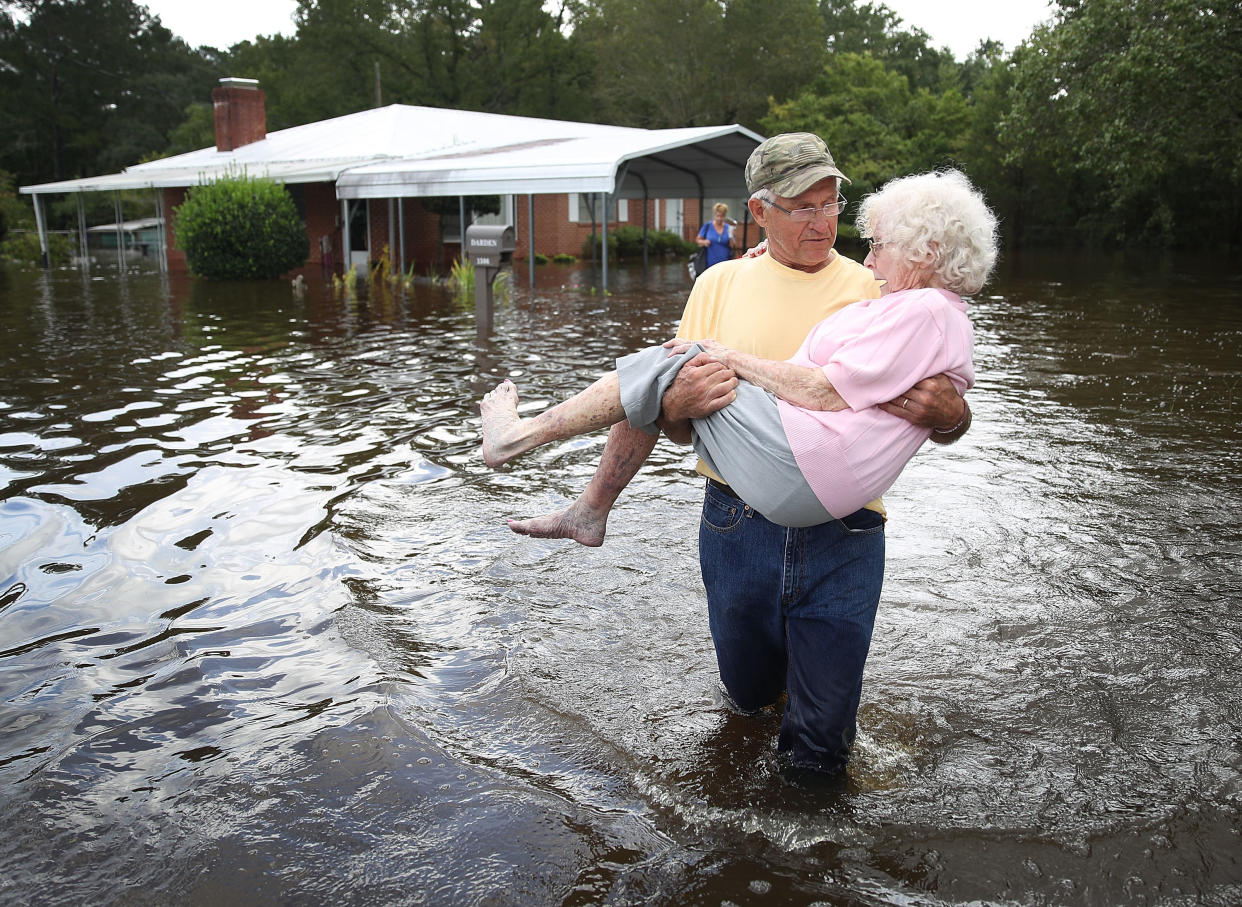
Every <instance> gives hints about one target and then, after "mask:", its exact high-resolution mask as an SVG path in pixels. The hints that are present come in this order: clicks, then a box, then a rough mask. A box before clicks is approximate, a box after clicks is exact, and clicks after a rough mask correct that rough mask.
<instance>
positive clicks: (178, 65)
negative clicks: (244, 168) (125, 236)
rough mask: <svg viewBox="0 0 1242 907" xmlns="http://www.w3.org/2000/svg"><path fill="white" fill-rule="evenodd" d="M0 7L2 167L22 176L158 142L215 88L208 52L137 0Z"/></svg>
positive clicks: (22, 2)
mask: <svg viewBox="0 0 1242 907" xmlns="http://www.w3.org/2000/svg"><path fill="white" fill-rule="evenodd" d="M0 10H2V14H0V60H2V61H3V65H0V167H3V168H5V169H8V170H11V171H12V172H14V173H15V174H16V175H17V178H18V181H19V182H20V183H22V184H29V183H36V182H43V181H51V180H59V179H68V178H71V177H78V176H87V175H93V174H97V173H106V172H109V171H113V170H117V169H120V168H121V167H124V166H128V165H130V164H132V163H134V162H135V161H137V160H140V159H141V158H143V157H144V156H147V155H150V154H152V153H154V152H158V151H160V150H162V149H163V148H164V147H165V146H166V145H167V143H168V135H169V133H170V132H171V131H172V129H173V128H175V127H176V125H177V124H178V123H179V122H180V121H181V118H182V112H183V111H184V110H185V107H186V106H187V105H188V104H189V103H190V102H191V101H193V100H199V99H201V98H203V97H204V96H205V95H206V94H207V93H208V92H209V91H210V90H211V86H212V83H213V80H214V72H213V70H212V69H211V65H210V63H209V61H208V60H206V59H205V58H203V57H202V56H200V55H197V54H195V53H194V52H193V51H191V50H190V49H189V48H188V47H187V46H186V45H185V43H184V42H182V41H180V40H178V39H176V38H174V37H173V35H172V34H171V33H170V32H169V31H168V30H167V29H166V28H164V27H163V26H162V25H160V24H159V22H158V20H154V19H152V18H151V17H150V15H149V14H148V13H147V11H146V10H145V9H144V8H143V7H140V6H138V5H137V4H136V3H134V2H133V0H10V2H5V3H3V4H0Z"/></svg>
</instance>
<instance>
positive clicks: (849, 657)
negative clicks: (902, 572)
mask: <svg viewBox="0 0 1242 907" xmlns="http://www.w3.org/2000/svg"><path fill="white" fill-rule="evenodd" d="M699 563H700V566H701V568H702V571H703V585H704V586H705V587H706V589H707V609H708V617H709V621H710V624H711V631H712V642H713V643H714V644H715V647H716V661H717V664H718V665H719V668H720V679H721V680H722V681H723V682H724V686H725V689H726V690H727V691H728V693H729V696H730V697H732V699H733V701H734V703H736V704H737V705H738V707H740V708H742V709H745V710H748V711H749V710H754V709H759V708H762V707H763V706H766V705H770V704H772V703H774V702H776V701H777V700H778V699H779V698H780V695H781V693H782V692H785V693H787V694H788V700H787V702H786V706H785V712H784V716H783V718H782V720H781V733H780V740H779V741H778V743H777V749H778V751H779V752H780V753H781V754H782V756H783V757H785V758H786V759H788V760H789V761H790V762H791V763H792V764H793V765H795V766H797V767H801V768H812V769H816V770H819V771H826V772H836V771H840V770H841V769H843V768H844V767H845V764H846V762H848V761H849V756H850V748H851V747H852V746H853V744H854V736H855V734H856V732H857V723H856V722H857V716H858V700H859V697H860V695H861V693H862V675H863V665H864V664H865V663H866V661H867V651H868V649H869V648H870V646H871V631H872V628H873V627H874V625H875V613H876V608H877V607H878V605H879V602H880V587H881V586H882V584H883V581H884V520H883V518H882V517H881V516H880V515H879V514H878V513H876V512H874V511H871V510H859V511H857V512H856V513H852V514H850V515H849V516H847V517H845V518H844V519H841V520H833V521H831V522H828V523H822V524H820V525H818V526H810V527H807V528H803V529H791V528H788V527H785V526H778V525H777V524H775V523H771V522H769V521H768V520H766V519H764V518H763V517H762V516H761V515H760V514H759V513H757V512H756V511H755V510H754V509H753V508H751V507H749V506H748V505H747V504H745V503H744V502H742V501H741V500H740V499H738V498H736V497H734V496H732V495H730V494H729V493H728V492H726V491H724V490H723V489H722V488H720V487H719V486H717V485H715V484H713V483H711V482H709V483H708V485H707V492H706V494H705V495H704V499H703V519H702V522H701V523H700V525H699Z"/></svg>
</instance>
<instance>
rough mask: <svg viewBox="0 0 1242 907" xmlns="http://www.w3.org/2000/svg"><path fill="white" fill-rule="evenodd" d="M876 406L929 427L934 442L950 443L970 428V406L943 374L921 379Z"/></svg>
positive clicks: (908, 420)
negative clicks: (899, 393) (902, 392)
mask: <svg viewBox="0 0 1242 907" xmlns="http://www.w3.org/2000/svg"><path fill="white" fill-rule="evenodd" d="M880 409H882V410H884V411H885V412H886V413H892V414H893V415H894V416H897V417H898V418H901V419H905V420H906V421H907V422H911V423H913V424H915V425H917V426H919V427H920V428H930V429H931V430H932V433H931V440H932V441H933V442H935V443H936V444H952V443H953V442H954V441H956V440H958V439H959V438H961V437H962V436H963V435H964V434H966V432H967V431H968V430H969V429H970V421H971V416H970V407H969V406H967V405H966V398H965V397H963V396H962V395H961V394H959V393H958V392H957V388H956V387H954V386H953V382H952V381H950V380H949V379H948V377H947V376H946V375H943V374H941V375H933V376H932V377H930V378H924V379H923V380H922V381H920V382H919V383H918V384H916V385H914V387H912V388H910V389H909V390H908V391H906V392H905V393H904V394H902V395H901V396H900V397H897V398H896V399H895V400H890V401H889V402H887V403H881V404H880Z"/></svg>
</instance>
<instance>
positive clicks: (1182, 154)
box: [1000, 0, 1242, 243]
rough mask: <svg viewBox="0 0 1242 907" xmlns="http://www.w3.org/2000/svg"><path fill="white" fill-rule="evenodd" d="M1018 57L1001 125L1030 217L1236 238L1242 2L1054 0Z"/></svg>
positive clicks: (1138, 231)
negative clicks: (1050, 16) (1054, 8)
mask: <svg viewBox="0 0 1242 907" xmlns="http://www.w3.org/2000/svg"><path fill="white" fill-rule="evenodd" d="M1059 5H1060V7H1061V9H1060V12H1059V15H1058V19H1057V21H1056V22H1055V23H1054V24H1053V26H1052V27H1050V28H1044V29H1041V30H1039V31H1038V32H1037V33H1036V35H1035V36H1034V38H1033V39H1032V40H1031V41H1030V43H1029V44H1028V45H1027V46H1025V47H1023V48H1022V49H1021V51H1020V52H1019V53H1018V54H1015V57H1014V67H1015V74H1014V82H1013V87H1012V89H1011V91H1010V96H1009V98H1010V109H1009V111H1008V113H1007V115H1006V117H1005V119H1004V121H1003V125H1002V128H1001V130H1000V136H1001V140H1002V143H1003V148H1004V150H1005V154H1006V163H1007V164H1008V165H1009V166H1010V167H1012V168H1013V169H1014V170H1015V171H1017V172H1018V173H1020V174H1021V180H1022V185H1021V188H1022V204H1023V213H1024V215H1025V218H1026V220H1027V223H1028V225H1029V228H1030V229H1044V230H1050V229H1052V228H1053V227H1054V225H1055V224H1060V225H1061V226H1062V228H1065V227H1068V228H1071V230H1072V231H1073V232H1072V234H1071V235H1074V236H1076V237H1085V238H1087V239H1088V240H1095V241H1104V240H1112V241H1116V242H1133V241H1135V240H1156V241H1160V242H1170V241H1174V240H1176V239H1177V238H1178V236H1179V235H1183V234H1184V235H1189V236H1196V235H1197V234H1199V233H1201V232H1203V231H1211V232H1212V233H1213V234H1214V235H1215V236H1216V237H1219V238H1220V239H1225V240H1229V241H1231V242H1233V243H1237V242H1238V241H1239V239H1242V204H1239V203H1240V202H1242V152H1240V150H1239V149H1242V118H1240V117H1239V116H1238V111H1240V110H1242V79H1239V76H1238V74H1239V73H1240V72H1242V5H1239V4H1238V3H1237V2H1236V0H1061V2H1060V4H1059Z"/></svg>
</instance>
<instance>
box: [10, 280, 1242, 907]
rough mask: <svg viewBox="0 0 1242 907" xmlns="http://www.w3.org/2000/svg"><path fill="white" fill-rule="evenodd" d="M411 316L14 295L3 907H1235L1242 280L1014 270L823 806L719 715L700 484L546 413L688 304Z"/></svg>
mask: <svg viewBox="0 0 1242 907" xmlns="http://www.w3.org/2000/svg"><path fill="white" fill-rule="evenodd" d="M525 277H526V275H525V272H524V269H519V274H518V286H516V287H515V288H514V289H513V290H512V292H511V294H510V296H509V298H508V300H507V301H505V302H503V303H502V304H501V305H500V306H499V307H498V310H497V312H496V316H495V323H494V332H493V333H492V334H491V335H490V336H488V337H486V338H484V339H482V340H481V339H480V338H479V337H478V336H477V335H476V330H475V322H474V318H473V314H472V310H471V308H470V307H469V306H462V305H458V304H456V303H454V301H453V300H452V299H451V298H450V297H449V296H448V295H446V294H445V292H444V291H443V290H442V289H440V288H437V287H434V286H430V285H420V286H417V287H415V288H413V289H412V290H409V291H406V292H404V293H394V292H386V291H381V290H372V291H370V292H366V291H364V292H362V293H361V294H360V295H359V297H358V298H342V297H341V296H339V295H337V294H336V293H335V292H334V291H333V289H332V287H331V285H330V284H325V283H323V282H322V281H321V280H320V278H319V275H318V274H312V275H310V280H309V287H308V291H307V293H306V295H305V296H304V297H303V298H298V297H296V296H295V295H294V294H293V292H292V290H291V288H290V286H289V285H288V284H287V283H285V282H280V281H277V282H270V283H265V284H241V285H237V284H211V283H205V282H198V281H189V280H186V279H178V278H173V279H171V280H170V279H168V278H161V276H160V275H159V274H158V273H140V272H134V271H132V270H131V271H130V272H129V273H128V274H124V275H122V274H118V273H117V272H116V271H115V270H108V269H103V270H96V271H94V272H93V273H92V274H90V275H84V274H82V273H81V272H79V271H74V270H64V271H56V272H52V273H48V274H43V273H41V272H38V271H21V270H12V269H10V270H4V271H0V324H2V326H3V338H4V339H3V353H2V356H0V382H2V383H0V488H2V489H3V490H2V492H0V790H2V791H3V793H2V794H0V821H2V822H3V826H4V828H5V830H6V831H5V834H4V836H3V840H2V842H0V901H3V902H4V903H13V904H17V903H21V904H83V903H90V904H105V903H106V904H112V903H118V904H172V903H177V904H182V903H185V904H237V903H253V904H328V903H331V904H360V905H361V904H365V905H390V904H392V905H399V904H434V905H458V904H478V905H501V904H521V905H525V904H534V905H543V904H565V905H582V904H600V903H605V904H663V905H682V904H703V905H742V904H773V905H775V904H782V905H784V904H813V903H817V904H901V905H948V904H1006V905H1009V904H1039V905H1043V904H1058V905H1060V904H1065V905H1117V904H1169V905H1181V904H1191V903H1195V904H1221V905H1224V904H1234V903H1238V902H1239V901H1242V840H1240V836H1242V692H1240V691H1242V657H1239V656H1240V655H1242V557H1240V556H1242V522H1240V520H1239V514H1242V481H1240V479H1242V446H1240V445H1239V441H1240V440H1242V432H1240V430H1239V427H1238V422H1239V416H1240V415H1242V352H1240V351H1242V270H1239V269H1237V268H1236V267H1235V268H1234V269H1232V270H1230V269H1229V266H1228V265H1227V264H1225V263H1223V262H1222V261H1221V260H1220V259H1214V260H1208V261H1201V262H1192V261H1187V260H1181V259H1172V260H1166V261H1161V262H1156V261H1153V260H1151V258H1150V256H1148V258H1146V259H1140V260H1136V261H1129V262H1127V261H1124V260H1122V259H1119V258H1114V257H1107V256H1106V257H1097V258H1083V257H1078V258H1073V259H1071V258H1065V257H1053V256H1047V257H1034V256H1023V257H1018V256H1011V257H1010V260H1009V261H1008V262H1007V263H1006V266H1005V268H1004V270H1003V272H1002V274H1001V275H1000V276H999V278H998V280H997V281H996V283H995V284H994V286H993V287H992V288H991V289H989V290H988V291H986V292H985V293H984V294H981V295H980V297H979V298H978V299H977V300H975V302H974V304H973V306H972V311H973V318H974V321H975V324H976V330H977V350H976V353H977V366H978V372H979V384H978V386H977V387H976V389H975V390H974V391H973V392H972V395H971V400H972V406H973V409H974V412H975V424H974V428H973V429H972V431H971V432H970V434H969V435H968V436H967V437H966V439H964V440H963V441H962V442H960V443H959V444H957V445H955V446H953V447H950V448H947V449H939V448H938V449H925V450H924V451H923V452H921V453H920V454H919V456H918V457H916V459H915V460H914V462H913V463H912V464H911V466H910V467H909V468H908V469H907V471H906V473H905V474H904V475H903V476H902V478H901V479H900V480H899V482H898V484H897V486H896V487H894V489H893V490H892V491H891V492H890V494H889V495H887V496H886V501H887V504H888V507H889V511H890V522H889V524H888V530H887V532H888V547H889V560H888V570H887V575H886V583H885V590H884V596H883V601H882V604H881V607H880V613H879V620H878V625H877V628H876V635H875V643H874V646H873V650H872V656H871V660H870V662H869V663H868V669H867V677H866V685H865V689H864V696H863V707H862V713H861V728H860V740H859V745H858V750H857V756H856V759H855V762H854V763H853V765H852V767H851V769H850V772H849V777H848V779H847V780H846V781H845V783H843V784H841V785H837V786H831V785H829V786H825V787H809V786H805V785H801V784H799V783H797V782H793V781H790V780H789V779H787V778H785V777H784V776H783V775H782V774H781V772H780V771H779V767H778V764H777V762H776V760H775V758H774V748H775V738H776V728H777V722H778V719H777V718H776V716H775V715H766V716H760V717H758V718H746V717H742V716H738V715H735V714H733V713H731V712H730V711H729V710H728V709H727V708H726V707H725V705H724V703H723V702H722V700H721V694H720V692H719V689H718V684H717V677H716V673H715V664H714V657H713V654H712V648H711V642H710V639H709V636H708V631H707V618H706V613H705V606H704V599H703V592H702V587H701V585H700V581H699V577H698V572H697V558H696V550H695V544H696V542H695V534H696V528H697V521H698V512H697V507H698V501H699V499H700V496H701V488H700V485H699V483H698V481H696V480H695V479H694V477H693V476H692V474H691V472H690V465H691V463H692V458H691V457H689V456H688V455H687V454H686V452H685V451H684V450H683V449H680V448H676V447H673V446H671V445H667V446H666V445H665V444H661V446H660V447H659V448H658V449H657V453H656V455H655V457H654V458H653V461H652V463H651V464H650V465H649V466H648V468H647V469H646V470H645V471H644V472H643V473H642V474H641V475H640V477H639V478H638V480H637V481H636V482H635V483H634V485H633V486H632V487H631V489H630V490H629V491H628V493H627V494H626V495H625V496H624V497H623V498H622V500H621V502H620V505H619V506H618V508H617V510H616V512H615V514H614V516H613V518H612V521H611V524H610V527H609V528H610V535H609V539H608V541H607V543H606V544H605V546H604V547H603V548H600V549H594V550H587V549H582V548H579V547H577V546H575V545H573V544H572V543H568V542H562V541H547V540H531V539H526V538H522V537H519V536H516V535H513V534H512V533H510V532H509V531H508V530H507V529H506V528H505V525H504V522H503V520H504V517H506V516H511V515H517V516H522V515H531V514H535V513H538V512H542V511H544V510H546V509H549V508H552V507H555V506H558V505H559V504H561V503H563V502H564V501H566V500H567V499H568V498H569V497H570V496H572V495H573V494H575V493H576V490H577V489H579V488H580V487H581V486H582V485H583V483H584V482H585V480H586V477H587V475H588V473H589V471H590V469H591V468H592V465H593V464H594V462H595V459H596V457H597V455H598V453H599V450H600V448H601V445H602V436H601V437H590V438H585V439H579V440H576V441H574V442H571V443H566V444H564V445H560V446H556V447H552V448H545V449H544V450H542V451H539V452H537V453H535V454H534V455H532V456H530V457H528V458H527V459H525V460H524V461H520V462H518V463H516V464H513V465H511V466H510V467H508V468H506V469H504V470H502V471H498V472H492V471H489V470H487V469H486V468H485V467H484V465H483V463H482V460H481V458H480V457H479V456H478V453H477V443H478V422H477V411H476V409H475V405H476V401H477V399H478V398H479V397H480V396H481V394H482V393H483V392H484V391H485V390H486V389H488V388H489V387H490V386H492V385H493V384H495V383H496V382H497V381H498V380H500V379H501V378H502V377H504V376H506V375H507V376H512V377H513V378H514V379H515V380H516V381H517V382H518V384H519V387H521V388H522V389H523V392H524V398H525V400H526V401H527V403H528V404H529V405H531V406H535V405H542V404H546V403H547V402H549V401H552V400H555V399H557V398H559V397H561V396H563V395H565V394H568V393H569V392H571V391H573V390H576V389H578V388H580V387H581V386H583V385H584V384H585V383H586V382H588V381H589V380H591V379H593V378H594V377H595V376H596V375H597V374H598V373H599V372H601V371H603V370H606V369H607V368H609V367H610V365H611V358H612V357H613V356H614V355H615V354H617V353H618V352H621V351H628V350H630V349H633V348H636V347H638V346H639V345H642V344H647V343H651V342H655V341H659V340H662V339H664V338H666V337H668V336H670V335H671V334H672V333H673V331H674V329H675V326H676V322H677V318H678V315H679V314H680V309H681V304H682V301H683V299H684V295H685V292H686V289H687V287H686V279H685V276H684V272H683V269H682V268H681V267H680V265H668V266H662V267H656V268H653V269H652V270H650V271H649V272H646V273H644V272H643V271H641V270H637V269H634V268H621V269H615V268H614V269H612V270H611V271H610V274H609V279H610V284H611V294H609V295H605V294H602V293H599V292H592V291H591V290H590V286H591V282H592V281H593V280H594V277H593V276H592V274H591V273H590V272H589V270H587V269H586V268H579V269H577V270H575V269H567V268H561V267H557V266H548V267H547V268H540V270H539V277H538V281H537V286H536V288H535V289H534V290H533V291H532V290H530V289H528V288H527V287H525V286H524V283H525Z"/></svg>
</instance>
